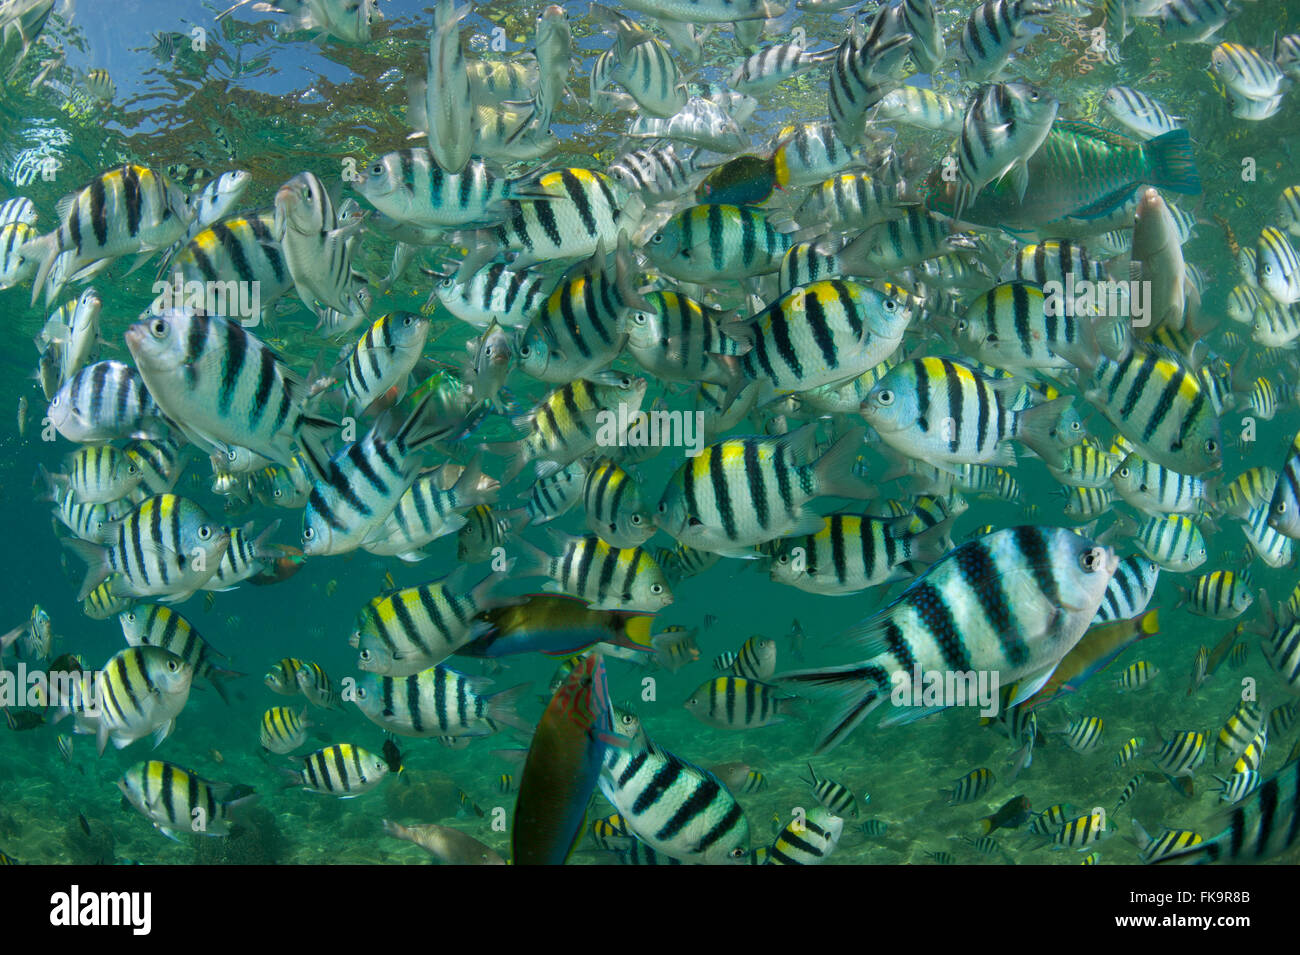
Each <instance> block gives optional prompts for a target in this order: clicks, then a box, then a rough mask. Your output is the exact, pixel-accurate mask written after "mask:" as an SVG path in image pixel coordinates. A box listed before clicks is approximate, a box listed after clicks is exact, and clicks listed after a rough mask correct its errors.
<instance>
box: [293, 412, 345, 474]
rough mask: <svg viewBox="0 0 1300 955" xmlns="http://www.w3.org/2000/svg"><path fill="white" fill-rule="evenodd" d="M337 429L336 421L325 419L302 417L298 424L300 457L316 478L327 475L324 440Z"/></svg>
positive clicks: (326, 451) (338, 426)
mask: <svg viewBox="0 0 1300 955" xmlns="http://www.w3.org/2000/svg"><path fill="white" fill-rule="evenodd" d="M339 428H340V425H339V423H338V422H337V421H329V420H327V419H325V418H309V417H306V416H304V417H303V418H302V419H301V421H300V423H299V431H298V446H299V447H300V448H301V449H302V456H303V459H304V460H305V461H306V463H307V467H308V469H309V470H310V471H312V472H313V473H314V474H315V476H316V477H318V478H324V477H326V476H327V475H328V474H329V459H330V456H329V451H328V450H326V447H325V439H326V438H327V437H329V436H330V435H332V434H335V433H336V432H338V430H339ZM283 463H285V464H287V463H288V462H283Z"/></svg>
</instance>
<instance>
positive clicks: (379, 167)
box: [370, 162, 384, 176]
mask: <svg viewBox="0 0 1300 955" xmlns="http://www.w3.org/2000/svg"><path fill="white" fill-rule="evenodd" d="M383 171H384V164H383V163H381V162H377V163H375V164H374V165H373V166H371V167H370V175H372V176H378V175H380V174H381V173H382V172H383Z"/></svg>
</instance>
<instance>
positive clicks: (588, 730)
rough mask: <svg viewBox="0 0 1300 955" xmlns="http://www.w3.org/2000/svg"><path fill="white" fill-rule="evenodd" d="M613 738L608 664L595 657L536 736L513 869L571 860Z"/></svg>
mask: <svg viewBox="0 0 1300 955" xmlns="http://www.w3.org/2000/svg"><path fill="white" fill-rule="evenodd" d="M613 739H614V736H613V723H612V721H611V718H610V702H609V687H608V686H607V684H606V682H605V664H604V661H603V660H602V659H601V656H600V654H599V653H592V654H591V655H590V656H587V657H585V658H584V659H583V661H582V663H581V664H580V665H579V666H576V667H574V669H573V671H572V672H571V673H570V674H569V678H568V679H567V680H566V681H565V682H564V684H563V685H562V686H561V687H560V688H559V689H558V690H556V691H555V695H554V696H552V697H551V702H550V703H549V704H548V705H547V707H546V712H545V713H543V714H542V718H541V720H539V721H538V723H537V731H536V732H535V733H534V734H533V742H532V745H531V746H529V748H528V757H527V759H526V760H525V761H524V771H523V773H522V775H521V776H520V780H519V797H518V799H517V801H516V802H515V818H514V826H513V827H512V833H511V855H512V857H513V859H514V863H515V865H562V864H563V863H564V862H565V860H566V859H568V857H569V855H570V854H571V853H572V852H573V849H574V846H576V845H577V843H578V840H579V839H581V838H582V833H583V831H584V829H585V828H586V817H587V803H588V801H589V800H590V799H591V794H592V793H593V792H594V791H595V789H596V780H597V777H599V775H600V766H601V761H602V759H603V758H604V755H605V746H606V744H607V743H608V742H612V741H613Z"/></svg>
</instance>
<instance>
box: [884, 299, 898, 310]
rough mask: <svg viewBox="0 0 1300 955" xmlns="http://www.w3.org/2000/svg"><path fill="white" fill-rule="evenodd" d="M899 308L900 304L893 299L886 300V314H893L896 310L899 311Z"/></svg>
mask: <svg viewBox="0 0 1300 955" xmlns="http://www.w3.org/2000/svg"><path fill="white" fill-rule="evenodd" d="M897 308H898V303H897V302H895V301H894V300H893V299H892V298H887V299H885V311H886V312H892V311H894V310H895V309H897Z"/></svg>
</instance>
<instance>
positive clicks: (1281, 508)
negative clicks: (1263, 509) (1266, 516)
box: [1273, 501, 1286, 514]
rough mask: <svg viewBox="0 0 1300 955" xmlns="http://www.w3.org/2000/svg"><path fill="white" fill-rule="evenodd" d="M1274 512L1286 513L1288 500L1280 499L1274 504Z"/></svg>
mask: <svg viewBox="0 0 1300 955" xmlns="http://www.w3.org/2000/svg"><path fill="white" fill-rule="evenodd" d="M1273 512H1274V513H1275V514H1285V513H1286V501H1278V502H1277V503H1276V504H1274V505H1273Z"/></svg>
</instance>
